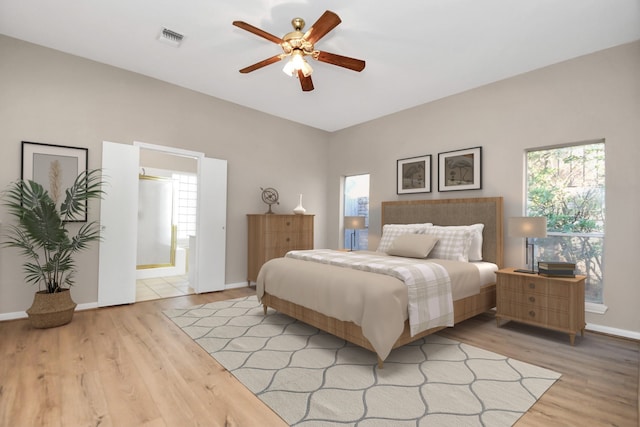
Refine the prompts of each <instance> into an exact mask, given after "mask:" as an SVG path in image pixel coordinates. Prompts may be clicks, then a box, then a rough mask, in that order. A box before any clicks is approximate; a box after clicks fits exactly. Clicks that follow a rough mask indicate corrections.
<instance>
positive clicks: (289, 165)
mask: <svg viewBox="0 0 640 427" xmlns="http://www.w3.org/2000/svg"><path fill="white" fill-rule="evenodd" d="M0 57H2V61H0V94H1V96H0V121H1V124H0V129H1V130H0V147H2V153H3V156H2V159H0V164H1V165H2V167H1V168H0V183H8V182H9V181H11V180H14V179H16V178H17V177H18V176H19V174H20V165H19V163H20V141H22V140H27V141H35V142H47V143H53V144H66V145H73V146H80V147H88V148H89V164H90V167H99V166H100V156H101V142H102V141H103V140H109V141H114V142H122V143H128V144H131V143H132V141H134V140H138V141H143V142H147V143H152V144H160V145H172V146H175V147H178V148H183V149H187V150H193V151H202V152H204V153H205V154H206V155H207V156H208V157H216V158H221V159H226V160H228V166H229V177H228V182H229V196H228V212H227V218H228V223H227V242H228V243H227V277H226V282H227V284H233V283H238V282H242V281H244V280H245V274H246V273H245V265H246V225H245V214H246V213H254V212H263V211H264V210H265V206H264V205H263V204H262V202H261V201H260V190H259V187H261V186H262V187H264V186H273V187H276V188H277V189H278V190H279V191H280V195H281V205H280V206H279V207H277V209H276V211H277V212H281V213H285V212H289V211H290V210H291V209H293V207H295V205H296V204H297V194H298V193H303V194H304V206H305V208H306V209H307V211H308V212H310V213H315V214H316V215H317V216H316V221H315V225H316V242H315V243H316V246H317V247H325V246H326V247H338V245H339V235H340V233H339V230H338V220H339V218H340V212H339V203H340V197H341V196H340V194H339V188H340V179H341V177H343V176H344V175H353V174H359V173H370V174H371V201H370V206H371V221H370V224H371V230H370V236H371V247H372V248H374V247H375V245H376V244H377V238H378V236H379V233H380V225H379V224H380V212H379V206H380V202H381V201H383V200H394V199H411V198H422V197H425V198H445V197H478V196H496V195H501V196H503V197H504V198H505V216H507V217H508V216H514V215H519V214H521V213H522V212H521V207H522V203H523V187H524V183H523V153H524V150H525V149H527V148H532V147H542V146H548V145H554V144H562V143H567V142H578V141H585V140H593V139H598V138H605V139H606V147H607V230H606V233H607V240H606V249H605V250H606V252H605V257H606V262H607V271H606V281H607V282H606V288H605V304H606V305H607V306H608V307H609V310H608V312H607V313H606V314H605V315H595V314H591V313H589V314H588V316H587V321H588V322H589V323H593V324H597V325H602V326H604V327H608V328H614V329H622V330H626V331H632V332H633V333H636V334H640V318H639V317H638V316H637V307H636V306H637V302H638V301H640V287H638V286H636V285H635V284H634V282H633V279H631V278H632V277H633V275H632V272H633V271H632V269H631V266H632V265H634V264H633V263H634V261H635V253H636V249H635V247H634V246H635V245H634V243H635V240H636V239H637V238H638V237H639V236H640V225H639V221H638V220H637V217H638V210H639V208H640V191H639V187H640V184H639V182H640V176H638V175H639V174H638V168H637V167H635V164H634V162H635V161H636V159H638V158H640V143H639V141H638V136H639V135H640V120H639V119H638V118H639V117H640V79H639V78H638V76H639V75H640V42H636V43H633V44H629V45H624V46H620V47H616V48H613V49H608V50H605V51H602V52H599V53H596V54H593V55H588V56H585V57H582V58H578V59H575V60H572V61H568V62H565V63H561V64H557V65H554V66H551V67H548V68H545V69H541V70H538V71H535V72H531V73H528V74H524V75H521V76H517V77H515V78H512V79H507V80H503V81H500V82H497V83H494V84H491V85H488V86H485V87H482V88H479V89H476V90H472V91H469V92H466V93H463V94H459V95H456V96H452V97H449V98H446V99H443V100H440V101H437V102H433V103H430V104H425V105H422V106H419V107H416V108H413V109H410V110H406V111H403V112H400V113H397V114H394V115H391V116H387V117H384V118H381V119H378V120H374V121H372V122H369V123H365V124H363V125H360V126H355V127H353V128H349V129H346V130H342V131H339V132H336V133H333V134H328V133H325V132H322V131H319V130H316V129H312V128H308V127H305V126H302V125H297V124H295V123H291V122H288V121H284V120H281V119H278V118H275V117H272V116H269V115H266V114H262V113H259V112H256V111H253V110H249V109H246V108H243V107H240V106H238V105H235V104H230V103H227V102H225V101H221V100H218V99H215V98H211V97H208V96H205V95H201V94H198V93H195V92H192V91H189V90H186V89H183V88H179V87H176V86H172V85H169V84H165V83H162V82H159V81H157V80H154V79H150V78H147V77H143V76H140V75H137V74H133V73H129V72H126V71H123V70H120V69H116V68H113V67H108V66H105V65H102V64H98V63H95V62H91V61H87V60H84V59H81V58H77V57H73V56H69V55H66V54H62V53H60V52H56V51H53V50H50V49H46V48H42V47H38V46H34V45H31V44H28V43H24V42H21V41H18V40H14V39H11V38H7V37H4V36H0ZM475 146H482V147H483V171H484V173H483V189H482V190H478V191H466V192H451V193H438V192H437V191H436V190H437V176H436V171H437V165H436V161H437V153H438V152H443V151H450V150H455V149H462V148H469V147H475ZM424 154H431V155H432V156H433V173H432V177H431V178H432V187H433V190H434V191H433V192H432V193H431V194H426V195H412V196H402V197H399V196H397V195H396V193H395V185H396V182H395V172H396V159H399V158H405V157H412V156H419V155H424ZM301 159H309V160H308V161H304V160H302V161H301ZM329 159H331V162H330V163H329V161H328V160H329ZM97 211H98V206H91V210H90V215H91V217H93V218H96V217H97ZM0 220H2V221H4V222H6V221H7V216H6V212H5V211H4V210H3V208H0ZM632 242H633V243H632ZM505 245H506V259H505V261H506V264H507V265H521V264H522V260H523V258H524V255H523V254H522V242H521V241H519V240H518V239H509V238H507V239H506V241H505ZM20 261H21V260H20V258H19V256H17V255H16V254H15V252H14V251H13V250H11V249H7V248H2V249H0V315H2V314H3V313H11V312H19V311H22V310H24V309H25V308H26V307H28V305H29V304H30V302H31V298H32V293H33V289H31V288H29V287H27V286H25V285H24V284H23V279H22V272H21V270H20V268H19V267H17V266H16V265H17V264H19V263H20ZM79 265H80V266H81V268H80V271H79V274H78V282H79V284H78V286H77V287H76V288H75V289H74V290H73V295H74V298H75V299H76V301H77V302H79V303H91V302H95V301H96V299H97V248H96V249H94V250H92V251H91V252H89V253H86V254H84V255H83V256H82V258H81V260H80V262H79Z"/></svg>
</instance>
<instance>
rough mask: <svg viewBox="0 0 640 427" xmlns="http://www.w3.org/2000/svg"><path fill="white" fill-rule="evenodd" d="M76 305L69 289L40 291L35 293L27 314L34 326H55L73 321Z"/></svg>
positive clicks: (40, 327) (42, 327)
mask: <svg viewBox="0 0 640 427" xmlns="http://www.w3.org/2000/svg"><path fill="white" fill-rule="evenodd" d="M76 305H77V304H76V303H75V302H73V300H72V299H71V292H69V289H63V290H62V291H60V292H55V293H53V294H50V293H47V292H46V291H39V292H36V293H35V295H34V297H33V304H32V305H31V307H29V309H28V310H27V315H28V316H29V321H30V322H31V326H33V327H34V328H39V329H44V328H55V327H56V326H62V325H66V324H67V323H69V322H71V319H72V318H73V312H74V310H75V309H76Z"/></svg>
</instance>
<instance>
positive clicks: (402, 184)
mask: <svg viewBox="0 0 640 427" xmlns="http://www.w3.org/2000/svg"><path fill="white" fill-rule="evenodd" d="M396 173H397V178H396V183H397V194H412V193H430V192H431V155H426V156H419V157H411V158H408V159H400V160H398V161H397V171H396Z"/></svg>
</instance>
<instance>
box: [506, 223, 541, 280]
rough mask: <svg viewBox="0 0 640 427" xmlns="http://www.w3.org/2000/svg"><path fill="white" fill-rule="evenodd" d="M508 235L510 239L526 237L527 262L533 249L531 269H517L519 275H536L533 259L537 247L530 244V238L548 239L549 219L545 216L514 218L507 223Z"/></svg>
mask: <svg viewBox="0 0 640 427" xmlns="http://www.w3.org/2000/svg"><path fill="white" fill-rule="evenodd" d="M507 234H508V235H509V237H524V238H525V240H524V247H525V250H526V251H527V262H528V261H529V255H528V253H529V247H531V264H530V267H531V268H530V269H529V270H526V269H517V270H515V271H516V272H518V273H529V274H535V273H536V271H535V270H534V268H533V258H534V256H535V246H534V244H533V242H531V243H529V238H533V237H547V218H546V217H543V216H520V217H512V218H509V219H508V222H507Z"/></svg>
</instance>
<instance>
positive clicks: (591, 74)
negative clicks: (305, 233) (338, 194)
mask: <svg viewBox="0 0 640 427" xmlns="http://www.w3.org/2000/svg"><path fill="white" fill-rule="evenodd" d="M601 138H604V139H605V140H606V145H605V146H606V179H607V182H606V185H607V194H606V207H607V219H606V240H605V259H606V273H605V274H606V278H605V280H606V284H605V294H604V300H605V301H604V302H605V304H606V305H607V306H608V307H609V310H608V311H607V313H606V314H605V315H596V314H593V313H587V322H588V323H593V324H598V325H603V326H607V327H610V328H618V329H624V330H629V331H634V332H635V333H636V334H637V336H638V337H640V316H639V315H638V302H639V301H640V286H638V284H637V280H635V279H634V277H635V263H636V262H637V261H636V260H637V252H638V249H637V241H638V239H639V238H640V221H638V215H639V212H640V174H639V172H638V171H639V170H640V168H638V166H637V164H638V159H640V42H635V43H632V44H627V45H623V46H619V47H616V48H613V49H608V50H605V51H601V52H598V53H595V54H592V55H588V56H585V57H581V58H577V59H574V60H571V61H567V62H564V63H561V64H557V65H554V66H551V67H547V68H544V69H540V70H537V71H534V72H530V73H527V74H523V75H520V76H517V77H515V78H511V79H507V80H503V81H500V82H497V83H494V84H490V85H487V86H484V87H481V88H478V89H475V90H472V91H468V92H465V93H462V94H459V95H455V96H451V97H448V98H446V99H442V100H439V101H437V102H432V103H429V104H425V105H422V106H419V107H416V108H412V109H410V110H406V111H403V112H400V113H397V114H394V115H390V116H387V117H384V118H381V119H378V120H374V121H372V122H369V123H365V124H362V125H360V126H355V127H353V128H350V129H347V130H344V131H341V132H338V133H336V134H333V135H332V136H331V150H330V156H331V157H332V159H333V160H332V162H331V164H330V170H329V177H330V183H329V189H330V190H333V189H336V188H338V186H339V177H340V176H342V175H350V174H355V173H370V174H371V198H370V206H371V209H372V211H371V219H370V222H369V223H370V225H371V229H370V231H369V236H371V242H370V243H371V246H370V247H372V248H375V246H376V243H377V239H378V238H379V235H380V212H379V206H380V202H381V201H383V200H396V199H402V200H406V199H412V198H423V197H424V198H428V199H435V198H448V197H479V196H503V197H504V199H505V217H509V216H518V215H521V214H522V213H523V212H522V206H523V202H524V199H523V188H524V179H523V175H524V168H523V166H524V151H525V149H528V148H533V147H542V146H549V145H554V144H564V143H570V142H579V141H588V140H594V139H601ZM476 146H482V147H483V152H482V155H483V183H482V187H483V188H482V190H475V191H461V192H459V191H456V192H446V193H439V192H437V155H438V153H439V152H444V151H450V150H457V149H464V148H470V147H476ZM426 154H431V155H432V156H433V171H432V176H431V179H432V188H433V192H432V193H431V194H427V195H424V194H423V195H403V196H398V195H396V190H395V188H396V187H395V186H396V178H395V173H396V160H397V159H400V158H406V157H413V156H420V155H426ZM328 201H329V212H332V211H337V210H338V200H337V199H336V198H335V197H329V198H328ZM336 226H337V217H332V216H330V217H329V221H328V223H327V229H328V230H333V229H335V227H336ZM336 239H337V234H331V235H329V236H328V240H327V242H328V244H329V246H331V245H335V244H336V242H337V240H336ZM523 246H524V245H523V242H522V240H520V239H511V238H508V237H506V238H505V248H506V256H505V262H506V265H511V266H522V265H523V263H524V254H523Z"/></svg>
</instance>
